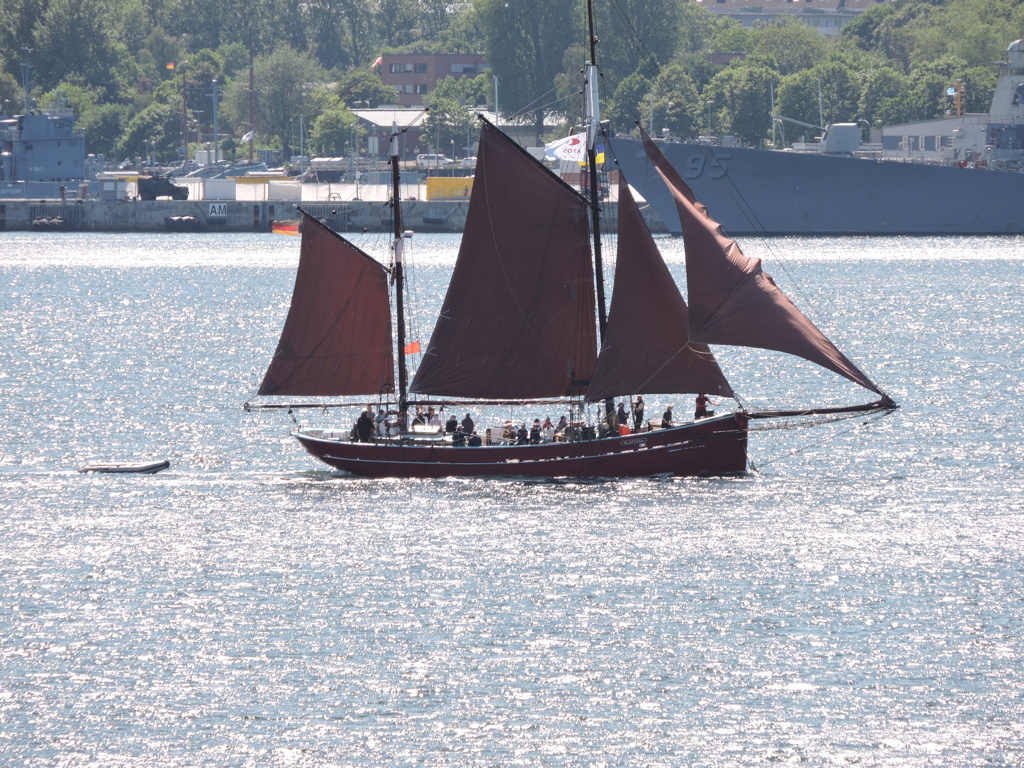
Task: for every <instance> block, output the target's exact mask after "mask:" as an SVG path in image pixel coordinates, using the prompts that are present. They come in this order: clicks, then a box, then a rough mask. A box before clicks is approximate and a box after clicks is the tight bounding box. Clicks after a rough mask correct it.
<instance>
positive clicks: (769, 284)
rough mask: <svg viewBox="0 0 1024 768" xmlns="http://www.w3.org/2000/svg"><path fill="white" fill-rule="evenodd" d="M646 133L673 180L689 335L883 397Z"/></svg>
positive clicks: (650, 150)
mask: <svg viewBox="0 0 1024 768" xmlns="http://www.w3.org/2000/svg"><path fill="white" fill-rule="evenodd" d="M641 133H642V136H643V143H644V149H645V150H646V151H647V156H648V158H650V160H651V163H652V164H653V165H654V167H655V168H656V169H657V170H658V172H659V173H660V175H661V177H662V179H664V181H665V183H666V184H667V185H668V188H669V191H670V192H671V194H672V197H673V199H674V200H675V203H676V209H677V210H678V212H679V221H680V224H681V225H682V230H683V243H684V247H685V250H686V285H687V297H688V299H689V304H690V311H689V316H690V339H691V340H692V341H695V342H702V343H704V344H729V345H733V346H744V347H758V348H760V349H771V350H775V351H777V352H784V353H787V354H791V355H796V356H798V357H802V358H805V359H806V360H810V361H811V362H813V363H816V364H818V365H820V366H822V367H823V368H827V369H828V370H830V371H834V372H835V373H838V374H839V375H840V376H845V377H846V378H848V379H850V380H851V381H853V382H855V383H857V384H859V385H860V386H862V387H865V388H866V389H869V390H871V391H872V392H877V393H878V394H882V393H881V391H880V390H879V389H878V387H877V386H876V385H875V384H874V383H873V382H872V381H871V380H870V379H869V378H868V377H867V376H865V375H864V373H863V372H861V371H860V369H858V368H857V366H855V365H854V364H853V363H852V362H851V361H850V360H849V359H847V357H846V356H845V355H844V354H843V353H842V352H840V351H839V350H838V349H837V348H836V347H835V345H834V344H833V343H832V342H831V341H829V340H828V339H827V338H826V337H825V336H824V334H822V333H821V331H819V330H818V329H817V328H816V327H815V326H814V324H813V323H812V322H811V321H810V320H808V319H807V317H805V316H804V314H803V313H802V312H801V311H800V310H799V309H797V308H796V306H795V305H794V304H793V303H792V302H791V301H790V300H789V299H788V298H787V297H786V295H785V294H783V293H782V291H780V290H779V288H778V286H776V285H775V282H774V281H773V280H772V278H771V277H770V276H769V275H767V274H765V273H764V272H763V271H762V269H761V260H760V259H756V258H755V259H750V258H747V257H746V256H745V255H744V254H743V252H742V251H741V250H740V247H739V246H738V245H737V244H736V241H735V240H731V239H730V238H728V237H726V236H725V234H723V232H722V228H721V226H720V225H719V224H718V222H716V221H715V220H714V219H712V218H711V216H710V215H709V214H708V212H707V210H706V209H705V208H704V206H703V205H701V203H700V202H699V201H698V200H697V199H696V197H694V194H693V191H692V190H691V189H690V187H689V186H688V185H687V184H686V182H684V181H683V179H682V177H680V175H679V174H678V173H677V172H676V170H675V169H674V168H673V167H672V165H671V164H670V163H669V162H668V160H666V159H665V156H664V155H662V153H661V151H660V150H659V149H658V148H657V146H656V145H655V144H654V142H653V141H651V138H650V137H649V136H648V135H647V134H646V133H643V131H642V129H641Z"/></svg>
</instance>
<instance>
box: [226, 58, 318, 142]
mask: <svg viewBox="0 0 1024 768" xmlns="http://www.w3.org/2000/svg"><path fill="white" fill-rule="evenodd" d="M253 67H254V74H255V94H254V95H255V112H254V118H253V121H254V123H255V128H256V131H257V134H258V135H260V136H262V137H264V138H269V137H271V136H273V137H276V138H277V139H278V141H279V142H280V145H281V146H282V147H283V148H284V150H285V154H286V155H288V154H291V149H292V145H291V142H292V128H293V126H294V125H296V124H297V123H298V120H299V116H300V115H301V116H302V117H304V118H305V119H306V120H311V121H312V120H315V119H316V118H317V117H318V116H319V114H320V110H319V109H317V101H316V98H315V91H316V87H317V85H318V84H321V83H323V82H324V80H325V79H326V74H325V72H324V71H323V70H322V69H321V68H320V66H319V65H318V64H317V63H316V62H315V61H314V60H313V58H312V57H311V56H310V55H309V54H306V53H300V52H299V51H296V50H295V49H294V48H291V47H290V46H287V45H282V46H279V47H278V48H277V49H275V50H274V51H273V52H272V53H269V54H267V55H264V56H257V57H256V59H255V61H254V63H253ZM321 103H322V102H321ZM223 113H224V115H225V117H226V118H227V119H228V121H229V122H230V123H233V124H235V125H243V124H248V120H249V80H248V78H247V77H245V78H243V77H237V78H235V79H234V80H232V81H231V82H229V83H228V84H227V86H226V87H225V89H224V110H223Z"/></svg>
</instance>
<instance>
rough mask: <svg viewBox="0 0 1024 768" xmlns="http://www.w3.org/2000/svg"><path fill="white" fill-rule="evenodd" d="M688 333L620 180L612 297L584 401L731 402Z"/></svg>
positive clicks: (717, 372)
mask: <svg viewBox="0 0 1024 768" xmlns="http://www.w3.org/2000/svg"><path fill="white" fill-rule="evenodd" d="M688 326H689V323H688V321H687V317H686V302H685V301H684V300H683V297H682V294H680V293H679V288H677V287H676V283H675V280H673V279H672V275H671V273H670V272H669V271H668V267H667V266H666V265H665V261H664V259H662V258H661V253H660V252H659V251H658V247H657V245H655V243H654V238H653V237H651V233H650V230H648V228H647V224H646V223H645V222H644V219H643V216H642V215H641V213H640V209H639V208H637V205H636V202H635V201H634V200H633V195H632V194H631V193H630V191H629V185H628V184H627V183H626V181H625V178H624V177H622V176H621V175H620V177H619V238H618V254H617V256H616V267H615V289H614V291H613V292H612V302H611V308H610V310H609V312H608V325H607V328H606V330H605V337H604V345H603V346H602V348H601V354H600V355H599V356H598V358H597V367H596V368H595V369H594V375H593V377H592V378H591V382H590V389H589V390H587V400H589V401H591V402H597V401H600V400H604V399H606V398H609V397H614V396H616V395H627V394H649V393H654V392H659V393H660V392H666V393H667V392H691V393H699V392H704V393H708V394H716V395H721V396H724V397H732V388H731V387H730V386H729V382H728V381H726V379H725V376H724V375H723V374H722V370H721V369H720V368H719V367H718V363H717V362H716V361H715V358H714V356H713V355H712V354H711V350H710V349H708V347H707V345H706V344H697V343H693V342H691V341H690V340H689V328H688Z"/></svg>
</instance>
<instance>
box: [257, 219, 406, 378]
mask: <svg viewBox="0 0 1024 768" xmlns="http://www.w3.org/2000/svg"><path fill="white" fill-rule="evenodd" d="M394 389H395V374H394V352H393V350H392V341H391V313H390V306H389V303H388V272H387V270H386V269H385V268H384V266H382V265H381V264H380V263H379V262H377V261H375V260H374V259H372V258H371V257H370V256H368V255H366V254H365V253H363V252H362V251H361V250H359V249H358V248H357V247H356V246H354V245H353V244H352V243H350V242H348V241H347V240H345V239H344V238H342V237H340V236H339V235H338V234H336V233H335V232H333V231H331V230H330V229H328V228H327V227H325V226H324V225H323V224H321V223H320V222H318V221H317V220H316V219H314V218H312V217H311V216H308V215H304V217H303V222H302V245H301V250H300V255H299V269H298V272H297V274H296V276H295V288H294V291H293V293H292V303H291V307H290V308H289V310H288V317H287V319H286V320H285V324H284V330H283V331H282V332H281V340H280V341H279V342H278V345H277V351H276V352H275V353H274V359H273V360H272V361H271V363H270V367H269V369H268V370H267V373H266V375H265V376H264V378H263V383H262V384H261V385H260V389H259V394H261V395H300V396H325V397H327V396H341V395H376V394H383V393H391V392H394Z"/></svg>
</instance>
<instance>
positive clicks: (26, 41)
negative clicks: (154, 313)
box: [0, 0, 1024, 158]
mask: <svg viewBox="0 0 1024 768" xmlns="http://www.w3.org/2000/svg"><path fill="white" fill-rule="evenodd" d="M706 5H707V4H706V3H705V4H701V3H696V2H690V1H688V0H595V13H596V24H597V31H598V35H599V38H600V44H599V46H598V54H597V56H598V63H599V64H600V65H601V68H602V77H603V84H602V90H603V91H604V95H605V105H604V113H603V114H604V117H605V118H606V119H607V120H609V121H610V122H611V124H612V125H613V126H615V127H616V128H617V129H619V130H631V129H632V126H633V124H634V123H635V121H637V120H640V121H641V122H643V124H644V125H646V126H648V127H651V123H652V117H653V127H654V130H655V133H659V132H662V131H663V130H664V129H668V130H669V131H670V132H671V133H673V134H675V135H692V134H693V133H695V132H698V131H699V132H705V131H707V130H708V128H709V126H708V125H707V123H708V120H709V116H708V109H707V102H708V101H713V102H714V103H713V105H712V110H711V115H710V120H711V123H712V125H711V126H710V127H711V128H712V129H713V132H714V133H723V132H733V133H735V134H736V135H738V136H739V137H740V138H741V139H742V140H743V141H746V142H749V143H752V144H756V143H758V142H760V141H761V140H763V139H764V138H765V136H766V135H767V133H768V128H769V125H770V123H769V115H768V113H769V111H770V106H769V99H770V95H769V94H770V92H771V89H772V87H774V89H775V93H776V97H777V107H778V108H777V111H778V112H780V113H782V114H785V115H786V116H787V117H792V118H794V119H797V120H802V121H804V122H808V123H814V124H817V123H818V122H819V119H820V118H819V110H818V83H819V80H820V82H821V94H822V106H823V110H822V111H823V113H824V120H825V121H826V122H828V121H854V120H861V119H863V120H866V121H868V122H869V123H870V124H871V125H873V126H880V125H885V124H893V123H901V122H908V121H914V120H923V119H928V118H934V117H937V116H939V115H942V114H944V113H945V111H946V110H947V109H948V108H949V102H948V99H947V98H946V96H945V92H946V89H947V88H948V87H949V86H951V85H952V84H953V83H954V82H955V81H956V80H957V79H960V80H963V81H964V83H965V84H966V89H965V92H966V99H967V104H966V107H967V110H968V111H972V112H981V111H985V110H987V109H988V104H989V100H990V98H991V93H992V88H993V86H994V83H995V72H994V70H993V67H992V62H994V61H998V60H1001V59H1002V58H1003V55H1004V52H1005V49H1006V46H1007V45H1008V44H1009V43H1010V42H1011V41H1013V40H1015V39H1017V38H1019V37H1021V36H1022V35H1024V32H1022V30H1024V3H1021V2H1019V0H894V1H892V2H890V1H889V0H886V2H880V3H877V4H874V5H872V7H871V8H870V9H869V10H868V11H867V12H865V13H863V14H861V15H859V16H858V17H857V18H856V19H855V20H853V21H852V22H851V23H849V24H848V25H847V26H846V27H845V28H844V29H843V31H842V33H841V34H840V35H839V36H838V37H837V38H825V37H822V36H820V35H819V34H818V33H817V32H816V31H815V30H813V29H811V28H810V27H808V26H805V25H802V24H800V23H799V22H797V21H794V20H792V19H786V20H784V21H781V22H779V23H774V24H770V25H761V26H758V27H756V28H754V29H744V28H743V27H741V26H740V25H739V23H737V22H736V21H734V20H730V19H727V18H724V17H719V16H717V15H715V14H714V13H712V12H710V11H709V10H708V8H707V7H705V6H706ZM585 27H586V17H585V13H584V11H583V6H582V4H581V3H580V2H579V0H546V2H543V3H537V2H536V1H535V0H471V2H467V3H455V4H452V3H451V2H450V1H449V0H3V1H2V2H0V103H2V102H3V101H9V102H10V110H11V111H12V112H17V111H20V108H21V101H22V97H21V85H20V80H21V62H22V61H23V60H24V58H25V56H26V54H24V53H23V52H22V51H23V49H31V51H32V53H31V57H30V58H31V62H32V64H33V66H34V69H33V80H34V90H33V96H34V97H35V98H36V99H38V100H40V103H42V102H45V101H46V100H48V99H52V97H53V91H54V89H56V88H57V87H60V88H61V90H62V91H63V92H64V94H65V95H66V96H67V97H68V98H69V99H71V101H72V104H73V108H74V109H75V112H76V115H77V119H78V125H79V126H80V127H82V128H83V129H84V130H85V131H86V136H87V147H88V150H89V151H91V152H103V153H105V154H110V153H111V152H112V151H113V150H114V149H115V147H117V148H119V151H124V152H125V153H130V154H133V155H140V156H141V155H142V154H144V153H145V151H146V148H145V144H144V142H148V141H150V140H153V141H154V142H155V143H156V145H157V146H158V147H159V148H160V150H161V152H163V151H164V150H166V152H167V154H169V155H170V156H171V158H173V157H176V156H177V154H176V153H177V147H178V146H180V142H181V112H182V108H183V106H182V97H183V92H184V96H185V100H186V101H187V104H186V107H185V108H186V109H187V111H188V117H189V119H190V120H191V121H193V122H194V123H198V124H201V126H202V128H203V131H204V132H205V133H209V131H210V128H211V125H210V124H211V122H212V105H211V101H210V91H211V82H212V80H214V79H216V80H217V81H218V83H219V84H221V85H222V86H223V91H224V101H223V102H222V105H223V109H222V111H221V126H222V129H224V130H230V131H233V132H234V133H235V134H236V135H241V134H242V133H244V132H245V130H248V128H249V90H248V89H249V61H250V54H251V55H252V56H254V57H255V62H256V68H257V71H256V94H255V109H256V116H255V117H254V122H255V123H256V129H257V130H256V135H257V139H258V140H259V141H260V143H261V144H264V145H277V146H280V145H282V144H284V145H287V144H289V143H290V142H291V141H292V137H293V136H294V134H295V129H294V128H293V125H297V119H298V115H300V114H301V115H302V116H303V117H304V119H305V122H306V124H307V125H310V126H311V127H312V134H311V135H315V136H317V137H318V141H319V142H320V145H322V146H323V147H324V148H327V147H329V146H332V147H338V146H339V144H338V142H339V141H342V139H344V141H348V140H349V138H350V134H351V129H346V128H345V126H346V120H347V119H348V118H349V116H350V115H349V112H348V110H346V109H345V107H344V105H348V108H349V109H353V108H356V107H358V106H363V103H368V104H369V105H370V106H379V105H384V104H390V103H394V102H395V96H394V93H393V92H392V91H391V90H390V89H389V88H387V87H385V86H384V85H383V84H382V83H381V82H380V78H379V76H378V75H377V74H376V73H374V72H372V71H371V70H370V65H371V63H372V62H373V61H374V59H376V58H377V56H379V55H380V54H381V53H383V52H385V51H423V52H436V53H480V54H481V55H482V56H485V57H486V58H487V61H488V62H489V64H490V66H491V68H492V71H491V73H489V74H488V75H486V76H481V77H480V78H477V79H476V80H475V81H468V80H461V81H459V82H460V85H459V86H458V87H457V88H456V87H455V86H453V85H451V84H445V85H444V87H442V88H438V91H437V92H436V93H435V94H433V96H432V99H431V101H432V105H433V109H432V114H431V116H430V119H429V127H430V132H432V134H433V138H432V139H431V143H432V144H433V143H438V145H439V147H440V149H441V151H451V147H452V142H455V145H456V146H460V147H461V146H462V145H463V144H465V143H466V139H465V127H466V123H467V121H468V110H467V109H466V106H467V105H468V106H473V105H482V104H485V103H487V102H488V101H489V100H493V96H494V77H495V76H497V78H498V98H499V100H500V104H499V106H500V108H501V111H502V119H518V120H520V121H529V122H530V123H532V124H533V126H534V128H535V133H536V136H537V140H538V141H539V140H540V138H541V137H542V135H543V133H544V132H545V130H546V126H550V125H551V124H552V123H553V122H561V123H563V124H564V125H565V127H566V128H569V127H571V125H573V124H575V123H576V122H578V120H579V118H578V115H579V112H580V101H581V99H580V93H579V91H580V85H579V70H580V69H581V68H582V66H583V64H584V62H585V61H586V60H587V59H589V58H590V50H589V46H588V45H587V44H585V42H584V30H585ZM711 54H733V55H735V54H739V55H741V56H746V60H745V61H744V60H737V59H733V61H732V62H731V63H726V62H724V60H723V59H722V58H720V57H715V58H712V57H711ZM171 61H173V62H174V63H175V64H176V65H177V66H176V68H175V69H174V70H168V69H167V68H166V65H167V63H168V62H171ZM326 70H330V71H331V73H332V74H331V75H330V76H329V77H328V76H327V75H326V74H325V71H326ZM329 80H330V81H333V82H336V83H337V87H336V89H335V90H334V91H333V95H332V94H330V93H328V90H327V89H326V83H327V82H328V81H329ZM320 118H322V121H321V119H320ZM293 121H295V122H294V123H293ZM470 123H471V121H470ZM193 130H194V128H193ZM346 130H347V131H348V135H345V136H342V134H346ZM469 130H470V133H471V134H473V133H474V130H473V128H472V124H470V127H469ZM560 130H561V129H560ZM793 130H794V129H792V128H790V131H789V132H788V134H789V135H790V136H792V135H793ZM563 134H564V131H563ZM140 137H141V138H140ZM442 137H447V138H442ZM140 142H143V143H140ZM446 142H447V144H446ZM342 146H344V143H343V144H342ZM286 149H288V150H290V149H291V148H290V147H286Z"/></svg>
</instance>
